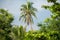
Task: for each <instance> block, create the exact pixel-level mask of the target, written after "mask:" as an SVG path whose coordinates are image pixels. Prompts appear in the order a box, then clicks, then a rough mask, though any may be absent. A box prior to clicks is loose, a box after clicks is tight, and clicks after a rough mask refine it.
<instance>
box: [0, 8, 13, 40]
mask: <svg viewBox="0 0 60 40" xmlns="http://www.w3.org/2000/svg"><path fill="white" fill-rule="evenodd" d="M12 21H13V16H12V15H11V14H9V12H8V11H7V10H4V9H0V40H12V39H11V37H10V36H9V34H10V32H11V28H12V25H11V23H12Z"/></svg>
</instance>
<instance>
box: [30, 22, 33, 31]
mask: <svg viewBox="0 0 60 40" xmlns="http://www.w3.org/2000/svg"><path fill="white" fill-rule="evenodd" d="M30 27H31V31H33V27H32V23H30Z"/></svg>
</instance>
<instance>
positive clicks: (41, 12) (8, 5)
mask: <svg viewBox="0 0 60 40" xmlns="http://www.w3.org/2000/svg"><path fill="white" fill-rule="evenodd" d="M30 1H31V2H33V3H34V4H33V6H34V7H35V8H37V10H38V11H37V12H36V16H37V19H36V18H33V19H34V25H33V26H36V25H37V23H39V22H40V23H41V22H43V21H44V20H45V19H46V18H48V17H50V13H51V12H50V11H49V10H46V9H44V8H41V6H42V5H51V4H50V3H47V0H30ZM59 1H60V0H59ZM26 2H27V1H26V0H0V8H3V9H7V10H8V11H9V12H10V13H11V14H12V15H13V16H14V21H13V23H12V24H14V25H23V24H24V22H22V21H19V16H20V8H21V5H22V4H25V3H26ZM27 29H29V27H28V28H27ZM34 29H38V28H37V27H34Z"/></svg>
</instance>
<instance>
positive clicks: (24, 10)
mask: <svg viewBox="0 0 60 40" xmlns="http://www.w3.org/2000/svg"><path fill="white" fill-rule="evenodd" d="M32 4H33V3H32V2H27V4H23V5H22V6H21V16H20V20H21V19H22V20H24V22H25V23H26V24H27V25H30V26H31V30H33V29H32V23H33V18H32V16H34V17H36V15H35V12H36V11H37V9H36V8H34V7H33V6H32Z"/></svg>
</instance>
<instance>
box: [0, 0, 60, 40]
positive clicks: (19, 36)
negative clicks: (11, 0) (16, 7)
mask: <svg viewBox="0 0 60 40" xmlns="http://www.w3.org/2000/svg"><path fill="white" fill-rule="evenodd" d="M47 2H48V3H53V4H52V5H50V6H48V5H43V6H42V7H43V8H45V9H46V10H50V11H51V13H52V14H51V17H50V18H47V19H46V20H45V21H44V23H42V24H41V23H39V24H37V26H38V27H39V28H40V29H39V30H33V29H32V24H33V18H32V16H34V17H36V15H35V11H37V10H36V8H34V7H32V4H33V3H30V2H27V5H22V6H21V7H22V8H21V11H22V13H21V16H20V19H22V18H23V19H24V21H25V23H26V24H27V25H31V30H29V31H28V32H26V27H23V26H15V25H13V26H12V25H11V23H12V21H13V20H14V18H13V16H12V15H11V14H10V13H9V12H8V11H7V10H4V9H0V40H60V3H58V2H57V0H47Z"/></svg>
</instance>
